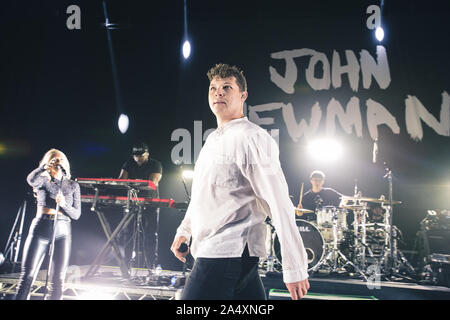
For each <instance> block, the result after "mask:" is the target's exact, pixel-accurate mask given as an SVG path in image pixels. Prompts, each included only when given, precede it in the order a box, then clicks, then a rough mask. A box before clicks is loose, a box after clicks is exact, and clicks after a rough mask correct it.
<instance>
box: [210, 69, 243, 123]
mask: <svg viewBox="0 0 450 320" xmlns="http://www.w3.org/2000/svg"><path fill="white" fill-rule="evenodd" d="M246 98H247V92H246V91H240V89H239V85H238V84H237V82H236V78H235V77H229V78H219V77H216V78H214V79H213V80H212V81H211V82H210V84H209V94H208V101H209V107H210V108H211V110H212V112H213V113H214V115H215V116H216V117H221V118H238V117H242V104H243V103H244V101H245V99H246Z"/></svg>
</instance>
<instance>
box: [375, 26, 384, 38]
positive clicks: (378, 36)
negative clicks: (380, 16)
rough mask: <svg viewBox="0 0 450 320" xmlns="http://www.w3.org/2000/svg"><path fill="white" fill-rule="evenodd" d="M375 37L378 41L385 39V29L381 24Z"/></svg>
mask: <svg viewBox="0 0 450 320" xmlns="http://www.w3.org/2000/svg"><path fill="white" fill-rule="evenodd" d="M375 37H376V38H377V40H378V41H382V40H383V39H384V30H383V28H382V27H381V26H380V27H378V28H377V29H376V30H375Z"/></svg>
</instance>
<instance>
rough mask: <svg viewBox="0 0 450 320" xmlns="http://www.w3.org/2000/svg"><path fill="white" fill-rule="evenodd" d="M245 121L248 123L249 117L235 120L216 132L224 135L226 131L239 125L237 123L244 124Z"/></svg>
mask: <svg viewBox="0 0 450 320" xmlns="http://www.w3.org/2000/svg"><path fill="white" fill-rule="evenodd" d="M244 121H248V119H247V117H242V118H237V119H233V120H231V121H229V122H227V123H225V124H224V125H223V126H221V127H219V128H217V129H216V131H215V132H216V133H217V134H222V133H224V132H225V131H226V130H228V128H230V127H232V126H234V125H235V124H237V123H241V122H244Z"/></svg>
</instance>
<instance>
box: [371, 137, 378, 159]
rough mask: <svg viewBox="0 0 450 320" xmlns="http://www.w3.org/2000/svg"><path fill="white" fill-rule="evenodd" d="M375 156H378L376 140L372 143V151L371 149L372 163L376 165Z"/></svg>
mask: <svg viewBox="0 0 450 320" xmlns="http://www.w3.org/2000/svg"><path fill="white" fill-rule="evenodd" d="M377 155H378V144H377V140H375V141H374V142H373V149H372V162H373V163H377Z"/></svg>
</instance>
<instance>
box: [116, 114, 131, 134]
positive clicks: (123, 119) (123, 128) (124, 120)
mask: <svg viewBox="0 0 450 320" xmlns="http://www.w3.org/2000/svg"><path fill="white" fill-rule="evenodd" d="M117 124H118V126H119V130H120V132H121V133H122V134H125V132H127V130H128V125H129V124H130V120H129V119H128V116H127V115H126V114H123V113H122V114H121V115H120V117H119V120H118V121H117Z"/></svg>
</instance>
